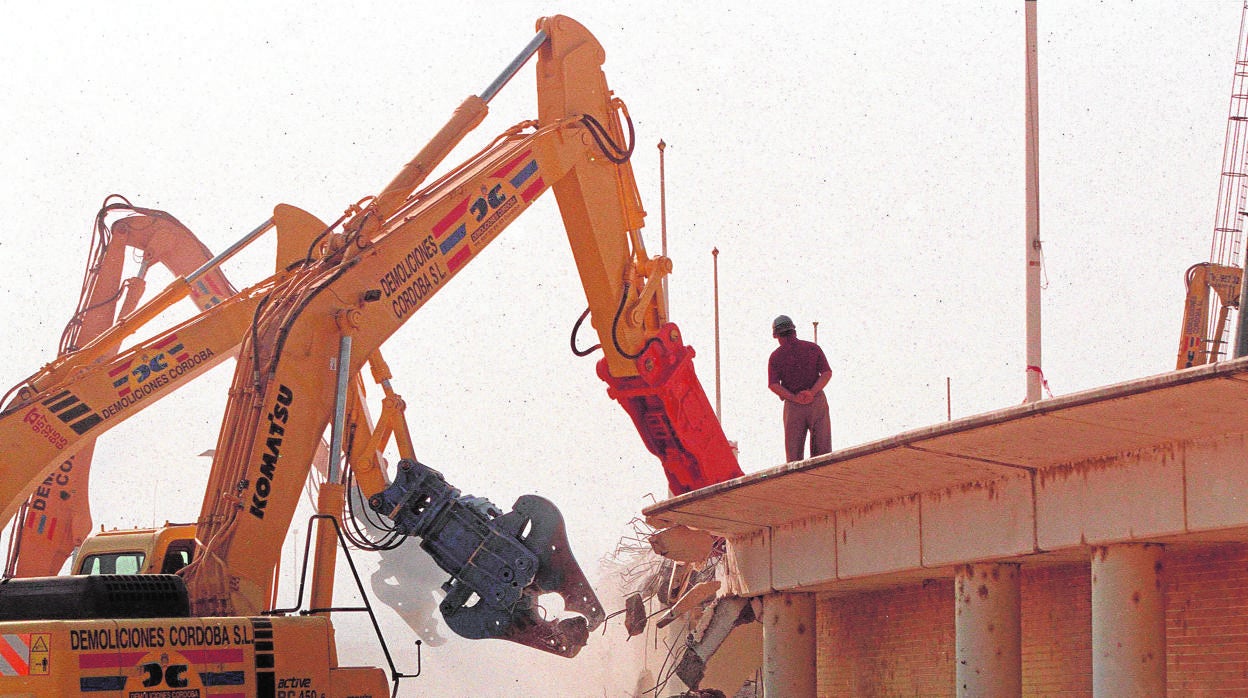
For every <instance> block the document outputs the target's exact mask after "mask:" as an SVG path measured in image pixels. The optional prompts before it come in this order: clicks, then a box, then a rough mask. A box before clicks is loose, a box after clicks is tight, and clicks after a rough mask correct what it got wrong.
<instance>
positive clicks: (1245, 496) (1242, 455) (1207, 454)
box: [1184, 434, 1248, 531]
mask: <svg viewBox="0 0 1248 698" xmlns="http://www.w3.org/2000/svg"><path fill="white" fill-rule="evenodd" d="M1184 456H1185V461H1186V464H1187V525H1188V529H1189V530H1191V531H1208V530H1216V529H1219V528H1228V527H1231V526H1243V525H1245V524H1248V435H1245V434H1234V435H1232V436H1228V437H1226V438H1223V439H1218V440H1216V441H1208V442H1204V443H1200V444H1189V445H1188V446H1187V447H1186V448H1185V449H1184Z"/></svg>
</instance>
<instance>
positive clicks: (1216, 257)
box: [1176, 2, 1248, 369]
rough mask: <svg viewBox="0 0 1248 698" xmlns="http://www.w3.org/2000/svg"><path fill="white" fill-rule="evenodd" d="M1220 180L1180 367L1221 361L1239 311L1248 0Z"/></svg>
mask: <svg viewBox="0 0 1248 698" xmlns="http://www.w3.org/2000/svg"><path fill="white" fill-rule="evenodd" d="M1221 172H1222V173H1221V175H1220V176H1219V178H1218V203H1217V209H1216V211H1215V213H1214V219H1213V243H1212V245H1211V246H1210V249H1209V261H1208V262H1205V263H1202V264H1196V265H1194V266H1192V267H1191V268H1189V269H1188V270H1187V276H1186V283H1187V301H1186V304H1185V307H1184V311H1183V329H1182V335H1181V338H1180V340H1179V355H1178V361H1177V363H1176V368H1180V369H1182V368H1189V367H1191V366H1199V365H1201V364H1206V363H1211V362H1214V361H1217V360H1219V358H1221V356H1222V354H1223V353H1224V352H1225V346H1226V344H1227V342H1228V339H1229V332H1230V327H1231V324H1232V322H1233V321H1234V320H1235V317H1236V315H1237V313H1238V309H1239V296H1240V280H1241V278H1242V277H1243V270H1242V269H1241V263H1240V247H1241V245H1242V240H1243V230H1244V220H1243V214H1244V211H1245V206H1246V205H1248V2H1245V3H1244V8H1243V12H1242V14H1241V17H1240V24H1239V41H1238V44H1237V48H1236V51H1235V69H1234V71H1233V76H1232V78H1231V102H1230V108H1229V110H1228V116H1227V120H1226V140H1225V141H1224V143H1223V147H1222V170H1221Z"/></svg>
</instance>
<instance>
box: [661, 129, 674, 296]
mask: <svg viewBox="0 0 1248 698" xmlns="http://www.w3.org/2000/svg"><path fill="white" fill-rule="evenodd" d="M665 152H667V143H664V142H663V139H662V138H660V139H659V230H661V231H662V234H663V244H662V252H661V254H662V255H663V256H664V257H667V173H666V172H665V171H664V162H663V160H664V157H663V155H664V153H665ZM667 279H668V277H667V276H664V277H663V279H662V283H663V317H667V318H670V317H671V312H670V309H669V308H668V307H667V305H668V303H670V302H671V301H670V300H669V299H670V298H671V294H670V293H669V292H668V288H667Z"/></svg>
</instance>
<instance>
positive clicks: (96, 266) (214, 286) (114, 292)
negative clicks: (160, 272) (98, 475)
mask: <svg viewBox="0 0 1248 698" xmlns="http://www.w3.org/2000/svg"><path fill="white" fill-rule="evenodd" d="M131 256H137V257H138V258H139V264H138V268H137V270H134V271H133V272H132V274H131V275H130V276H128V277H126V278H124V279H123V278H122V277H123V275H124V272H125V264H126V259H127V258H128V257H131ZM210 259H212V253H211V252H210V251H209V250H208V248H207V247H206V246H205V245H204V244H203V243H202V242H200V241H199V239H198V238H197V237H195V234H194V233H192V232H191V231H190V230H189V229H188V228H187V227H186V226H184V225H182V223H181V222H180V221H178V220H177V219H176V218H174V217H173V216H171V215H169V214H168V213H166V212H164V211H158V210H155V209H150V208H143V207H140V206H135V205H133V204H131V203H130V201H128V200H127V199H126V198H125V197H123V196H120V195H117V194H112V195H110V196H108V197H107V198H105V200H104V203H103V205H102V206H101V207H100V210H99V212H98V213H96V216H95V225H94V228H93V235H92V240H91V249H90V252H89V254H88V256H87V268H86V273H85V274H84V275H83V282H82V292H81V294H80V296H79V301H78V307H77V309H76V310H75V311H74V314H73V315H72V316H71V317H70V319H69V322H67V323H66V325H65V330H64V331H63V332H62V334H61V341H60V346H59V347H58V352H57V354H58V356H60V357H69V356H71V355H73V354H74V353H76V352H77V351H78V350H79V349H81V348H82V347H83V346H84V345H86V344H87V343H89V342H91V341H92V340H94V339H96V338H97V337H99V336H100V335H101V334H103V333H104V332H105V331H107V330H108V329H109V328H111V327H112V326H113V325H115V324H116V323H117V321H118V320H119V319H121V318H125V317H127V316H129V315H130V314H131V313H133V312H134V310H135V309H136V308H137V307H138V304H139V301H140V300H141V299H142V296H143V293H144V291H145V290H146V287H147V281H146V277H147V272H148V270H150V269H151V268H153V267H154V266H156V265H158V264H159V265H163V266H164V267H165V268H167V269H168V270H169V271H170V272H171V273H173V274H174V275H175V276H185V275H187V274H191V273H193V272H194V271H195V270H196V269H199V268H200V267H201V266H203V265H204V264H205V263H207V262H208V261H209V260H210ZM234 293H235V289H234V287H233V286H232V285H231V284H230V282H229V280H228V279H227V278H226V277H225V274H224V273H223V272H222V271H221V270H220V269H219V268H212V269H209V270H206V271H205V272H204V273H203V274H200V275H199V277H198V281H197V282H196V283H195V284H193V285H190V286H189V287H188V288H187V294H188V296H189V298H190V300H191V301H192V302H193V303H194V304H195V307H196V308H198V309H199V311H200V312H203V311H206V310H208V309H210V308H212V307H213V306H215V305H217V304H218V303H220V302H221V301H222V300H223V299H225V298H229V297H230V296H232V295H234ZM241 340H242V338H241V337H240V338H239V341H241ZM109 351H115V347H111V348H110V349H109V350H106V351H104V352H103V353H101V354H100V356H101V358H103V357H105V356H108V355H109V354H108V352H109ZM130 370H131V372H142V371H143V370H150V362H149V363H148V364H144V365H143V366H137V365H136V366H135V367H134V368H132V369H130ZM127 378H128V376H127ZM117 380H123V379H122V377H121V376H120V374H119V375H118V378H117ZM6 402H7V400H6ZM94 449H95V440H94V439H87V440H84V441H83V442H82V443H80V444H78V445H77V446H76V448H75V449H74V450H73V451H72V452H66V453H64V454H63V458H62V459H61V460H60V462H59V463H57V465H56V468H55V470H54V471H53V472H52V473H51V474H49V475H48V476H47V477H46V478H44V480H43V481H42V482H41V483H39V484H38V485H37V486H36V487H35V489H34V491H33V492H31V493H30V496H29V497H28V498H27V499H26V502H25V503H24V504H23V505H22V507H21V509H19V510H18V512H17V515H16V517H15V518H14V520H13V528H12V531H11V534H10V537H9V551H8V559H7V562H6V564H5V573H4V576H5V577H6V578H7V577H38V576H48V575H54V574H57V573H58V572H60V571H61V569H62V568H63V567H64V566H65V561H66V560H68V559H69V556H70V555H71V554H72V553H73V551H74V550H75V549H76V548H77V547H78V546H79V545H80V544H81V543H82V541H83V539H84V538H85V536H86V535H87V534H88V533H90V531H91V529H92V528H93V525H92V520H91V503H90V498H89V497H88V496H87V493H88V491H89V486H88V483H89V481H90V469H91V460H92V455H93V452H94Z"/></svg>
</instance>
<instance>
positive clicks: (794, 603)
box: [763, 594, 815, 698]
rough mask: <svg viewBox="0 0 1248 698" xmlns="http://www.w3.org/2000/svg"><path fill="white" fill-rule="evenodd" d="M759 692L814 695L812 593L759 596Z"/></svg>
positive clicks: (779, 697) (772, 697) (778, 697)
mask: <svg viewBox="0 0 1248 698" xmlns="http://www.w3.org/2000/svg"><path fill="white" fill-rule="evenodd" d="M763 695H764V696H767V698H815V595H814V594H768V595H767V596H764V597H763Z"/></svg>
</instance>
